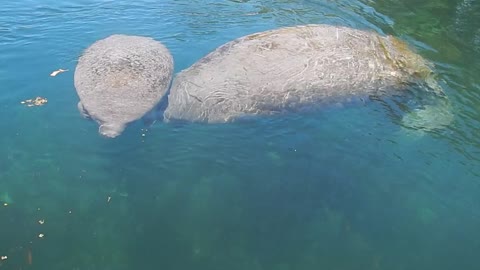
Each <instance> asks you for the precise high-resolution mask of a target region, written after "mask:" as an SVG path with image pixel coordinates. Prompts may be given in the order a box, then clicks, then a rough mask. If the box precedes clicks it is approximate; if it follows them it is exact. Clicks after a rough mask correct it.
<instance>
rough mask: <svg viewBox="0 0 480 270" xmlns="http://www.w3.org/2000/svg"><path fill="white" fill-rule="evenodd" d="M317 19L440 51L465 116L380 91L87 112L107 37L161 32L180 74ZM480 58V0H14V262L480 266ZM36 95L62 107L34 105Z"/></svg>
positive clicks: (1, 238)
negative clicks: (257, 104)
mask: <svg viewBox="0 0 480 270" xmlns="http://www.w3.org/2000/svg"><path fill="white" fill-rule="evenodd" d="M304 23H328V24H340V25H347V26H351V27H357V28H366V29H373V30H376V31H379V32H381V33H385V34H393V35H395V36H398V37H401V38H402V39H404V40H406V41H407V42H408V43H409V44H410V45H412V47H414V48H415V49H416V50H417V51H418V52H419V53H420V54H421V55H422V56H424V57H425V58H427V59H429V60H430V61H432V62H433V63H434V64H435V66H436V72H437V73H438V75H439V78H440V79H441V84H442V87H443V88H444V90H445V92H446V94H447V96H448V98H449V99H450V101H451V103H452V108H453V112H454V119H453V122H452V123H451V124H450V125H449V126H448V127H446V128H444V129H434V130H426V131H425V130H411V129H410V130H407V129H405V128H403V127H402V126H401V122H400V120H399V119H400V116H399V115H397V114H396V113H392V110H391V108H390V107H389V106H390V105H389V104H382V103H378V102H377V103H369V104H367V105H363V106H345V107H343V108H329V109H327V110H323V111H321V112H319V113H316V114H313V115H312V114H310V115H301V116H299V115H296V116H290V117H283V118H277V119H263V120H259V121H254V122H249V123H238V124H227V125H199V124H187V125H177V124H165V123H161V122H156V123H155V124H153V125H149V124H148V123H149V120H148V119H146V120H145V121H138V122H136V123H133V124H132V125H130V126H129V127H128V128H127V130H126V131H125V132H124V133H123V135H122V136H121V137H119V138H117V139H114V140H108V139H105V138H102V137H100V136H99V135H98V133H97V125H96V124H95V123H93V122H90V121H87V120H85V119H83V118H81V117H80V115H79V113H78V111H77V107H76V104H77V101H78V98H77V96H76V93H75V91H74V86H73V70H74V69H75V65H76V60H77V59H78V56H79V55H80V54H81V52H82V50H84V49H85V48H86V47H87V46H88V45H90V44H91V43H93V42H94V41H96V40H98V39H101V38H104V37H106V36H108V35H110V34H113V33H124V34H135V35H146V36H151V37H154V38H155V39H157V40H160V41H162V42H163V43H164V44H166V45H167V46H168V47H169V49H170V50H171V51H172V54H173V55H174V58H175V62H176V63H175V69H176V71H177V72H178V71H180V70H182V69H184V68H186V67H188V66H189V65H191V64H192V63H194V62H195V61H197V60H198V59H199V58H200V57H202V56H203V55H205V54H206V53H208V52H209V51H211V50H213V49H214V48H216V47H217V46H219V45H221V44H223V43H225V42H227V41H230V40H232V39H234V38H237V37H240V36H242V35H246V34H250V33H254V32H257V31H262V30H267V29H272V28H277V27H280V26H289V25H296V24H304ZM479 60H480V3H479V2H478V1H473V0H463V1H453V0H450V1H447V0H423V1H399V0H397V1H393V0H382V1H381V0H377V1H370V0H363V1H346V0H345V1H341V0H337V1H334V0H331V1H319V0H303V1H302V0H298V1H294V0H290V1H287V0H282V1H259V0H251V1H248V0H243V1H242V0H237V1H214V0H203V1H199V0H197V1H192V0H190V1H187V0H165V1H147V0H142V1H137V2H135V3H134V2H133V1H132V2H130V1H123V0H120V1H83V0H71V1H51V0H44V1H39V0H31V1H26V0H22V1H4V2H2V3H1V4H0V91H1V92H0V115H1V116H2V121H1V122H0V130H1V133H0V201H1V202H2V205H0V256H7V257H8V258H7V259H6V260H1V261H0V269H2V270H3V269H14V270H18V269H48V270H55V269H75V270H80V269H82V270H83V269H89V270H90V269H102V270H108V269H114V270H121V269H209V270H210V269H222V270H223V269H239V270H243V269H249V270H260V269H262V270H267V269H268V270H270V269H271V270H293V269H298V270H303V269H333V270H335V269H339V270H340V269H372V270H375V269H389V270H392V269H393V270H395V269H399V270H400V269H422V270H424V269H436V270H437V269H478V267H479V265H480V263H479V261H478V254H480V253H479V252H480V230H479V228H480V196H479V195H480V166H479V165H480V140H479V135H478V134H480V79H479V77H478V74H479V72H480V61H479ZM59 68H64V69H69V71H67V72H65V73H62V74H59V75H58V76H56V77H50V76H49V74H50V73H51V72H52V71H54V70H57V69H59ZM36 96H42V97H46V98H48V103H47V104H46V105H45V106H42V107H26V106H24V105H22V104H20V101H22V100H25V99H29V98H34V97H36ZM143 134H144V136H143ZM4 203H6V206H3V204H4ZM40 221H42V222H40ZM43 221H44V222H43ZM40 223H43V224H40ZM40 234H43V237H39V235H40Z"/></svg>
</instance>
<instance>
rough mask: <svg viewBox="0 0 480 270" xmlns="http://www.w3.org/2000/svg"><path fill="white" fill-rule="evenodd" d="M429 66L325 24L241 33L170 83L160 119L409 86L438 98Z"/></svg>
mask: <svg viewBox="0 0 480 270" xmlns="http://www.w3.org/2000/svg"><path fill="white" fill-rule="evenodd" d="M432 75H433V73H432V70H431V68H430V65H429V63H428V62H427V61H426V60H425V59H423V58H422V57H421V56H420V55H418V54H416V53H414V52H413V51H412V50H410V49H409V48H408V46H407V45H406V44H405V43H404V42H402V41H400V40H399V39H397V38H395V37H392V36H382V35H379V34H377V33H375V32H371V31H363V30H358V29H353V28H348V27H340V26H330V25H304V26H295V27H285V28H280V29H276V30H271V31H266V32H260V33H255V34H251V35H247V36H244V37H241V38H239V39H236V40H234V41H231V42H228V43H226V44H224V45H222V46H220V47H219V48H217V49H216V50H214V51H213V52H211V53H210V54H208V55H206V56H205V57H203V58H202V59H200V60H199V61H198V62H196V63H195V64H194V65H192V66H191V67H190V68H188V69H186V70H184V71H182V72H181V73H179V74H178V75H177V76H176V78H175V79H174V81H173V84H172V88H171V89H170V94H169V96H168V103H169V105H168V107H167V109H166V111H165V113H164V118H165V120H166V121H170V120H186V121H192V122H205V123H224V122H230V121H235V120H238V119H241V118H244V117H249V116H252V115H274V114H279V113H282V112H289V111H299V110H304V109H309V108H318V107H320V106H322V105H323V104H332V103H342V102H348V101H349V100H352V99H357V98H368V97H372V96H375V97H379V96H383V95H393V94H396V93H400V92H401V91H402V90H405V89H409V88H410V87H411V85H413V84H415V85H425V87H424V88H423V89H425V90H426V91H428V90H431V91H432V92H435V93H437V94H442V91H441V90H440V88H439V87H438V86H437V85H436V83H435V81H434V79H433V76H432Z"/></svg>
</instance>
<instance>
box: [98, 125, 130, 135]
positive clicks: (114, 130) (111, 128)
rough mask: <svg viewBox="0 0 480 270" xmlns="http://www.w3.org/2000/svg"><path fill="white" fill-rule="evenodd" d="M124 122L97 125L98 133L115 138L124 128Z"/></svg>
mask: <svg viewBox="0 0 480 270" xmlns="http://www.w3.org/2000/svg"><path fill="white" fill-rule="evenodd" d="M125 127H126V125H125V124H113V123H104V124H101V125H100V126H99V127H98V133H100V134H101V135H102V136H104V137H107V138H115V137H117V136H119V135H120V134H122V132H123V130H125Z"/></svg>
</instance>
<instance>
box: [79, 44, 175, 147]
mask: <svg viewBox="0 0 480 270" xmlns="http://www.w3.org/2000/svg"><path fill="white" fill-rule="evenodd" d="M173 65H174V64H173V58H172V56H171V54H170V52H169V51H168V49H167V48H166V47H165V46H164V45H162V44H161V43H160V42H158V41H155V40H153V39H151V38H148V37H138V36H126V35H112V36H110V37H107V38H105V39H102V40H99V41H97V42H95V43H94V44H92V45H91V46H90V47H89V48H87V49H86V50H85V52H84V53H83V55H82V56H81V57H80V59H79V61H78V64H77V67H76V70H75V78H74V82H75V88H76V90H77V93H78V96H79V97H80V102H79V103H78V108H79V110H80V112H81V113H82V115H84V116H85V117H89V118H92V119H93V120H95V121H96V122H97V123H98V124H99V125H100V127H99V133H100V134H102V135H104V136H106V137H110V138H113V137H116V136H118V135H120V134H121V133H122V132H123V130H124V129H125V126H126V125H127V124H128V123H130V122H132V121H135V120H137V119H139V118H141V117H142V116H143V115H145V114H146V113H147V112H148V111H150V110H151V109H152V108H154V107H155V105H156V104H157V103H158V102H159V101H160V99H161V98H162V96H164V95H165V93H166V91H167V90H168V86H169V85H170V81H171V78H172V74H173Z"/></svg>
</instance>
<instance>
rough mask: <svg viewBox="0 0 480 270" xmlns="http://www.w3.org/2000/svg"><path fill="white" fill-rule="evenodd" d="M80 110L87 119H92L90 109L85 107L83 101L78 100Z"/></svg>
mask: <svg viewBox="0 0 480 270" xmlns="http://www.w3.org/2000/svg"><path fill="white" fill-rule="evenodd" d="M77 107H78V111H80V114H81V115H82V116H83V117H84V118H85V119H91V117H90V114H88V111H87V110H86V109H85V107H83V104H82V102H81V101H79V102H78V104H77Z"/></svg>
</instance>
